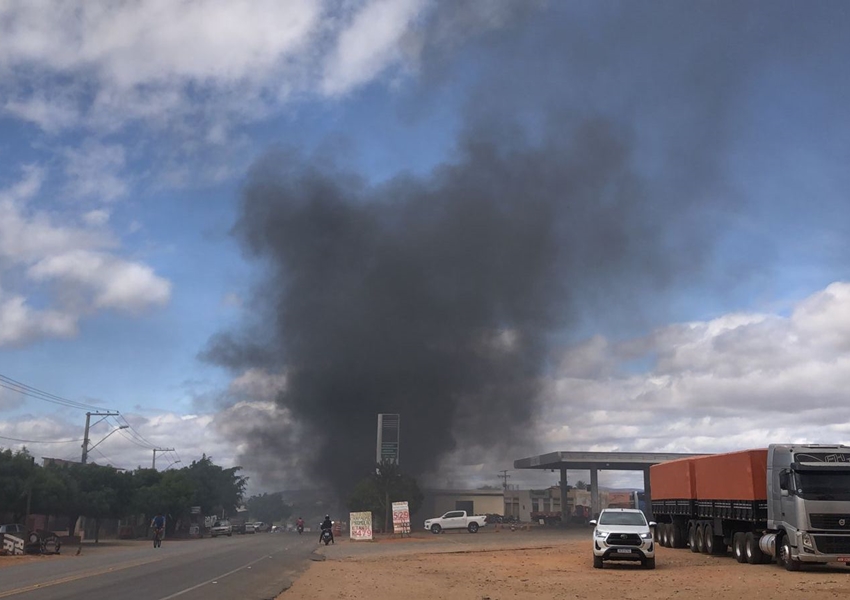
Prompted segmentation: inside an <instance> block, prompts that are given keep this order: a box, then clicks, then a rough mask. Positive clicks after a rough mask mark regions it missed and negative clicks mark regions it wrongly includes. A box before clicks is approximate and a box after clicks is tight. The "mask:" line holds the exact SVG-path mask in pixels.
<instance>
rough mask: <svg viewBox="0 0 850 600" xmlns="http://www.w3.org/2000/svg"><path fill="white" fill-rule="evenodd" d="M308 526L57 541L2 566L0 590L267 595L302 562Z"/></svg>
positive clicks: (23, 595)
mask: <svg viewBox="0 0 850 600" xmlns="http://www.w3.org/2000/svg"><path fill="white" fill-rule="evenodd" d="M317 544H318V540H317V538H316V536H314V535H312V534H306V533H305V534H304V535H303V536H298V535H297V534H293V533H274V534H272V533H258V534H254V535H234V536H233V537H230V538H228V537H222V538H216V539H209V538H207V539H202V540H185V541H174V540H172V541H169V540H165V541H164V542H163V543H162V547H161V548H158V549H154V548H153V544H152V543H151V542H141V541H140V542H134V543H126V542H118V543H112V544H102V545H101V546H100V547H96V548H95V547H92V546H83V550H82V553H81V554H80V555H79V556H75V555H74V552H75V551H76V547H65V548H63V549H62V554H63V556H60V557H45V558H41V559H38V560H35V561H33V562H27V563H24V564H20V565H10V566H8V567H4V568H2V569H0V598H14V599H15V600H64V599H75V600H79V599H85V600H125V599H126V600H171V599H172V598H179V599H180V600H200V599H202V598H203V599H207V600H219V599H220V600H225V599H228V600H229V599H231V598H238V599H240V600H242V599H244V600H265V599H271V598H275V597H277V595H278V594H280V593H281V592H282V591H283V590H285V589H286V588H288V587H289V585H291V582H292V581H293V580H294V579H295V577H297V575H298V574H299V573H300V572H301V571H303V569H305V568H306V566H307V564H308V562H309V560H310V555H311V553H312V551H313V550H315V549H316V547H317Z"/></svg>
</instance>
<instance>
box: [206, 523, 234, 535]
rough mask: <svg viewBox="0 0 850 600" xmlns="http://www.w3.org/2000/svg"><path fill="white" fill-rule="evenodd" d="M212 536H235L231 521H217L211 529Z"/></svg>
mask: <svg viewBox="0 0 850 600" xmlns="http://www.w3.org/2000/svg"><path fill="white" fill-rule="evenodd" d="M210 535H212V537H218V536H220V535H226V536H227V537H230V536H231V535H233V526H232V525H231V524H230V521H227V520H225V521H216V522H215V523H213V526H212V527H211V528H210Z"/></svg>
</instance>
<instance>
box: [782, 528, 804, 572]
mask: <svg viewBox="0 0 850 600" xmlns="http://www.w3.org/2000/svg"><path fill="white" fill-rule="evenodd" d="M779 556H780V560H781V561H782V563H781V564H782V566H783V567H785V570H786V571H799V570H800V561H798V560H794V559H793V558H791V540H790V539H788V536H787V535H783V536H782V544H781V545H780V546H779Z"/></svg>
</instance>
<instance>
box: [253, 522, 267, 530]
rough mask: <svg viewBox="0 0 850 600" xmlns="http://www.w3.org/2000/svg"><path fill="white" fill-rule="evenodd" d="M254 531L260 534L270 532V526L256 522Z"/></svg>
mask: <svg viewBox="0 0 850 600" xmlns="http://www.w3.org/2000/svg"><path fill="white" fill-rule="evenodd" d="M254 530H255V531H258V532H261V531H268V530H269V524H268V523H264V522H262V521H256V522H254Z"/></svg>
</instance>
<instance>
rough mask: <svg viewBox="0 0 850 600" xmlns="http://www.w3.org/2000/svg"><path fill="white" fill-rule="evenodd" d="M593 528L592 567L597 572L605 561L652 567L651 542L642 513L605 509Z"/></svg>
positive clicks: (634, 510) (652, 543)
mask: <svg viewBox="0 0 850 600" xmlns="http://www.w3.org/2000/svg"><path fill="white" fill-rule="evenodd" d="M590 524H591V525H594V529H593V567H594V568H595V569H601V568H602V565H603V563H604V561H606V560H631V561H640V563H641V565H643V567H644V568H646V569H654V568H655V543H654V542H653V540H652V530H651V529H650V528H651V527H655V523H654V522H649V523H647V521H646V517H645V516H644V514H643V512H641V511H640V510H638V509H636V508H606V509H605V510H603V511H602V512H601V513H600V514H599V518H598V519H594V520H592V521H590Z"/></svg>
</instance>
